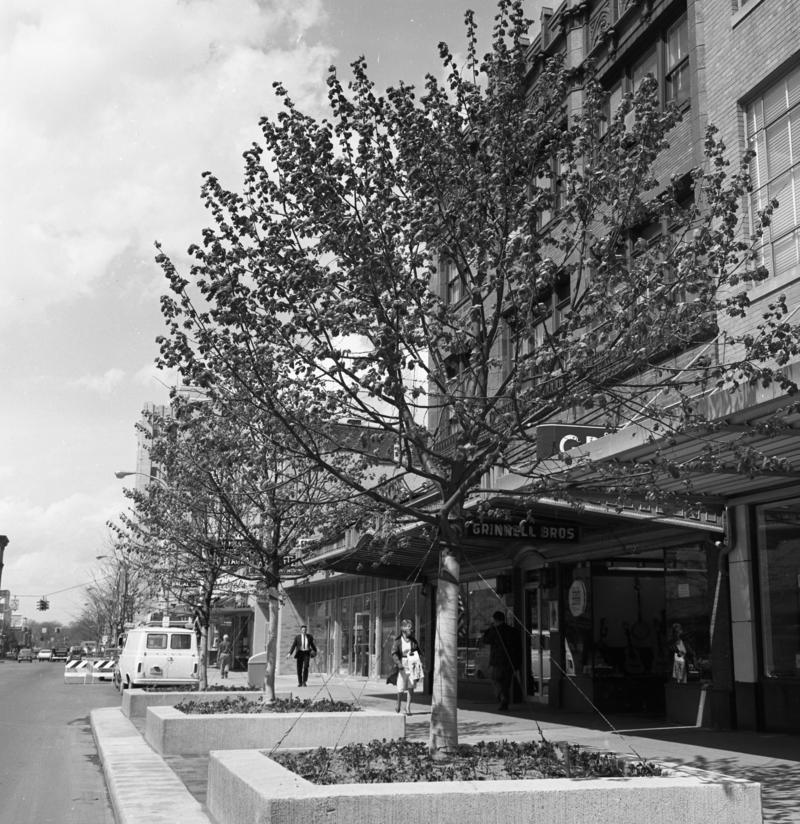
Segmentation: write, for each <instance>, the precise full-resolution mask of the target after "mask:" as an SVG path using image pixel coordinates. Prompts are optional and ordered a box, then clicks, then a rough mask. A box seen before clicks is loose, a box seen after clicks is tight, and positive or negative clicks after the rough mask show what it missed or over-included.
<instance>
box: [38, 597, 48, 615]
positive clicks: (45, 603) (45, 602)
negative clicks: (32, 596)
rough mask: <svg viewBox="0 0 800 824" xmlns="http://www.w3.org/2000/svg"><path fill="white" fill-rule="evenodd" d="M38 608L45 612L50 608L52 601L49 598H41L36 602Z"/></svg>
mask: <svg viewBox="0 0 800 824" xmlns="http://www.w3.org/2000/svg"><path fill="white" fill-rule="evenodd" d="M36 609H38V610H39V611H41V612H44V611H45V610H46V609H50V602H49V601H48V600H47V598H40V599H39V600H38V601H37V602H36Z"/></svg>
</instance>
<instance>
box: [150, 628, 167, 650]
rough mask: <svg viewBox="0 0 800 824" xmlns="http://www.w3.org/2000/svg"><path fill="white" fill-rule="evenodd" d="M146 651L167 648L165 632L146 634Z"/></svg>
mask: <svg viewBox="0 0 800 824" xmlns="http://www.w3.org/2000/svg"><path fill="white" fill-rule="evenodd" d="M146 646H147V649H166V648H167V633H166V632H157V633H156V632H148V633H147V645H146Z"/></svg>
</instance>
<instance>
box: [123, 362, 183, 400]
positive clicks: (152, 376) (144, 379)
mask: <svg viewBox="0 0 800 824" xmlns="http://www.w3.org/2000/svg"><path fill="white" fill-rule="evenodd" d="M177 378H178V373H177V371H176V370H175V369H157V368H156V365H155V363H147V364H145V365H144V366H143V367H142V368H141V369H138V370H137V371H136V373H135V374H134V376H133V380H134V383H137V384H139V385H140V386H143V387H145V389H149V390H151V391H152V390H153V389H154V387H159V389H160V390H163V392H162V394H163V393H166V392H168V391H169V389H170V388H171V387H173V386H175V385H176V381H177Z"/></svg>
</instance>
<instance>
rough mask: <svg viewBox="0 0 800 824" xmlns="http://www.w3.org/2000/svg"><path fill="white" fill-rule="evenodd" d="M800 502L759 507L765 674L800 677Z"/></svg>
mask: <svg viewBox="0 0 800 824" xmlns="http://www.w3.org/2000/svg"><path fill="white" fill-rule="evenodd" d="M798 503H800V502H799V501H796V500H795V501H787V502H785V503H780V504H777V503H775V504H766V505H764V506H760V507H758V520H757V523H758V566H759V583H760V585H761V611H762V615H761V627H762V630H761V631H762V639H763V648H764V674H765V675H766V676H767V677H769V678H800V615H798V610H797V604H798V600H799V599H800V573H798V562H797V559H798V555H799V554H800V515H798V511H797V505H798Z"/></svg>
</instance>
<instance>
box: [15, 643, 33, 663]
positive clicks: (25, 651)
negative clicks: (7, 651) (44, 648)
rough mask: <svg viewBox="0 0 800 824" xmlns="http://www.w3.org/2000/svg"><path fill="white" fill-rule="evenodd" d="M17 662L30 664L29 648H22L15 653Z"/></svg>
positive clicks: (31, 653)
mask: <svg viewBox="0 0 800 824" xmlns="http://www.w3.org/2000/svg"><path fill="white" fill-rule="evenodd" d="M17 661H27V662H28V663H31V662H32V661H33V650H32V649H31V648H30V647H22V648H21V649H20V651H19V652H18V653H17Z"/></svg>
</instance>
